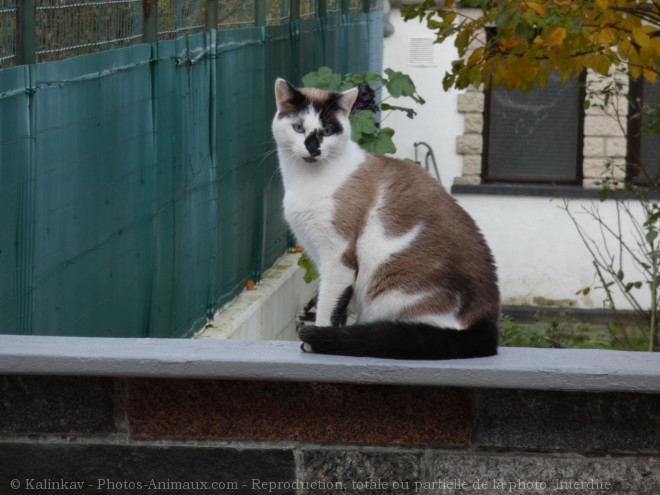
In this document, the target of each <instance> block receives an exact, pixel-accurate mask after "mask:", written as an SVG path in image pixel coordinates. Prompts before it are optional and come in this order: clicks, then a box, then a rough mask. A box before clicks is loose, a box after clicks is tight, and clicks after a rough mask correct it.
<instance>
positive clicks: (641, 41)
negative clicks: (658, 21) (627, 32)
mask: <svg viewBox="0 0 660 495" xmlns="http://www.w3.org/2000/svg"><path fill="white" fill-rule="evenodd" d="M632 37H633V40H635V43H637V44H638V45H639V46H641V47H642V48H645V47H647V46H649V45H650V44H651V38H650V37H649V35H648V34H646V33H645V32H644V29H642V27H641V26H638V27H636V28H633V30H632Z"/></svg>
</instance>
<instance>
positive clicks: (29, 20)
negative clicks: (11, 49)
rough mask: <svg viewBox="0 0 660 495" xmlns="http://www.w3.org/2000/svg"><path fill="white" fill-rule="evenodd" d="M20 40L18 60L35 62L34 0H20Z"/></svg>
mask: <svg viewBox="0 0 660 495" xmlns="http://www.w3.org/2000/svg"><path fill="white" fill-rule="evenodd" d="M17 17H18V21H17V22H18V24H19V32H18V41H17V47H16V58H17V60H16V62H17V63H18V64H19V65H22V64H34V63H35V62H36V61H37V29H36V6H35V2H34V0H19V1H18V12H17Z"/></svg>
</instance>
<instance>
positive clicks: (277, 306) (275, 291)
mask: <svg viewBox="0 0 660 495" xmlns="http://www.w3.org/2000/svg"><path fill="white" fill-rule="evenodd" d="M300 256H301V255H300V254H294V253H289V254H285V255H284V256H282V257H281V258H280V259H279V260H278V261H277V263H275V265H273V266H272V267H271V268H269V269H268V270H266V272H265V273H264V274H263V278H262V280H261V282H260V283H259V284H258V285H257V286H256V287H255V288H254V289H253V290H245V291H243V292H242V293H241V294H240V295H239V296H238V297H237V298H236V299H235V300H234V301H232V302H231V303H230V304H228V305H227V306H226V307H224V308H222V309H221V310H220V311H218V312H217V313H216V314H215V316H214V317H213V321H212V322H210V323H209V324H208V325H207V326H206V327H205V328H204V329H203V330H202V331H200V332H199V333H198V334H197V335H196V336H195V338H198V339H238V340H297V336H296V316H297V315H298V314H299V313H300V312H301V311H302V310H303V308H304V307H305V305H306V304H307V303H308V302H309V301H310V300H311V299H312V298H313V297H314V295H315V294H316V290H317V288H318V281H315V282H312V283H309V284H308V283H306V282H305V281H304V279H303V277H304V270H303V269H302V268H300V267H299V266H298V260H299V259H300Z"/></svg>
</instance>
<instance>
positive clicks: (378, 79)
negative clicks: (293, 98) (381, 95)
mask: <svg viewBox="0 0 660 495" xmlns="http://www.w3.org/2000/svg"><path fill="white" fill-rule="evenodd" d="M363 84H368V85H369V86H371V87H372V88H376V87H378V86H380V85H381V84H383V77H382V76H381V75H380V74H376V73H375V72H360V73H358V74H347V75H346V77H345V78H344V83H343V84H342V89H350V88H353V87H355V86H362V85H363Z"/></svg>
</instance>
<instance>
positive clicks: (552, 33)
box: [545, 27, 566, 48]
mask: <svg viewBox="0 0 660 495" xmlns="http://www.w3.org/2000/svg"><path fill="white" fill-rule="evenodd" d="M565 39H566V30H565V29H564V28H563V27H551V28H550V30H549V31H548V36H547V37H546V39H545V46H546V48H552V47H555V46H559V45H561V44H562V43H563V42H564V40H565Z"/></svg>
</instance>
